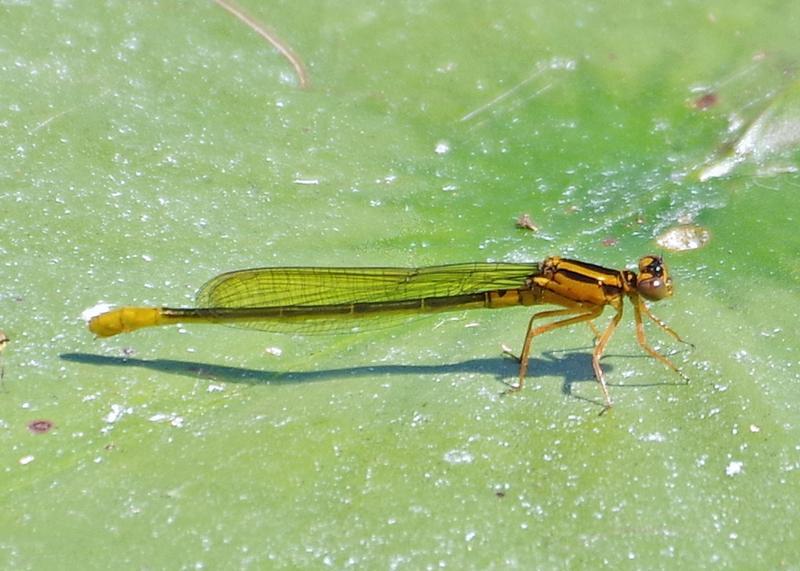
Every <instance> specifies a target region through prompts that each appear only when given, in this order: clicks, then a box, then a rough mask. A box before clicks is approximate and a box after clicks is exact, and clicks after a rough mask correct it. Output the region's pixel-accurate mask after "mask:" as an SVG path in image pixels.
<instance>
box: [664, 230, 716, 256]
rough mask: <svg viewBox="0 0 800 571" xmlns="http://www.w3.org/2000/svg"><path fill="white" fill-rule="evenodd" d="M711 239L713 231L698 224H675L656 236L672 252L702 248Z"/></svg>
mask: <svg viewBox="0 0 800 571" xmlns="http://www.w3.org/2000/svg"><path fill="white" fill-rule="evenodd" d="M710 240H711V233H710V232H709V231H708V230H706V229H705V228H703V227H702V226H698V225H697V224H681V225H679V226H674V227H672V228H670V229H669V230H667V231H666V232H664V233H663V234H661V235H660V236H659V237H658V238H656V243H657V244H658V245H659V246H661V247H662V248H664V249H665V250H669V251H671V252H684V251H686V250H697V249H698V248H702V247H703V246H705V245H706V244H708V242H709V241H710Z"/></svg>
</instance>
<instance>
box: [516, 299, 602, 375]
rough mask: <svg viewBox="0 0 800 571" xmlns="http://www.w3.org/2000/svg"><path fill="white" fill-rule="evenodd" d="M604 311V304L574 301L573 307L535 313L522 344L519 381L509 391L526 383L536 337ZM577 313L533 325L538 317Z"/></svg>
mask: <svg viewBox="0 0 800 571" xmlns="http://www.w3.org/2000/svg"><path fill="white" fill-rule="evenodd" d="M602 312H603V306H602V305H598V306H586V305H581V304H577V303H574V302H573V305H572V307H567V308H564V309H554V310H551V311H541V312H539V313H536V314H534V315H533V317H531V320H530V322H528V331H527V333H526V334H525V341H524V343H523V345H522V354H521V355H520V357H519V383H518V384H517V385H516V386H512V387H511V388H510V389H509V391H517V390H519V389H521V388H522V387H523V386H524V385H525V375H526V374H527V372H528V356H529V355H530V352H531V344H532V343H533V338H534V337H536V336H537V335H541V334H543V333H547V332H548V331H553V330H554V329H558V328H560V327H566V326H567V325H572V324H573V323H580V322H581V321H590V320H592V319H595V318H597V317H598V316H599V315H600V314H601V313H602ZM576 313H577V314H578V315H575V316H574V317H569V318H567V319H562V320H561V321H554V322H553V323H548V324H547V325H542V326H540V327H536V328H535V329H534V327H533V322H534V321H535V320H537V319H541V318H544V317H558V316H561V315H573V314H576Z"/></svg>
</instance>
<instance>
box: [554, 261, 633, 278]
mask: <svg viewBox="0 0 800 571" xmlns="http://www.w3.org/2000/svg"><path fill="white" fill-rule="evenodd" d="M561 261H562V262H567V263H569V264H572V265H575V266H578V267H580V268H588V269H590V270H591V271H593V272H597V273H598V274H605V275H607V276H612V275H613V276H616V275H618V274H619V272H618V271H617V270H612V269H610V268H604V267H603V266H598V265H597V264H592V263H589V262H581V261H579V260H567V259H563V260H561Z"/></svg>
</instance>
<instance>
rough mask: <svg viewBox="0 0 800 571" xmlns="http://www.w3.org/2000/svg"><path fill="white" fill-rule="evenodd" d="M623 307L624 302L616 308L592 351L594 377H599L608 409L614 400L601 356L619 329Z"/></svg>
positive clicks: (598, 380)
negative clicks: (609, 392)
mask: <svg viewBox="0 0 800 571" xmlns="http://www.w3.org/2000/svg"><path fill="white" fill-rule="evenodd" d="M622 307H623V306H622V304H620V305H619V306H618V307H617V308H616V309H617V313H616V314H615V315H614V318H613V319H612V320H611V323H609V324H608V327H606V330H605V331H603V334H602V335H601V336H600V338H599V339H598V340H597V344H596V345H595V347H594V352H593V353H592V368H593V369H594V377H595V378H596V379H597V382H598V383H600V390H601V391H602V392H603V400H604V401H605V407H606V410H607V409H609V408H611V405H612V402H611V397H610V396H609V394H608V387H607V386H606V377H605V374H603V369H602V368H601V367H600V358H601V357H602V356H603V353H604V352H605V350H606V345H608V342H609V341H610V340H611V336H612V335H614V331H615V330H616V329H617V325H619V322H620V319H622Z"/></svg>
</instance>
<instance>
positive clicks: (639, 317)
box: [633, 298, 689, 383]
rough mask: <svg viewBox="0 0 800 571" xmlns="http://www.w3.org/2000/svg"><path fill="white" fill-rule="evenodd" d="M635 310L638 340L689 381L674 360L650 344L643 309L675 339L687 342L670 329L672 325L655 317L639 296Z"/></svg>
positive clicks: (643, 346) (646, 349)
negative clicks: (646, 336) (645, 330)
mask: <svg viewBox="0 0 800 571" xmlns="http://www.w3.org/2000/svg"><path fill="white" fill-rule="evenodd" d="M633 311H634V315H635V317H636V340H637V341H638V342H639V345H640V346H641V347H642V349H644V350H645V351H647V353H649V354H650V355H651V356H652V357H655V358H656V359H658V360H659V361H661V362H662V363H664V365H666V366H667V367H669V368H670V369H672V370H673V371H675V372H676V373H678V374H679V375H680V376H681V378H682V379H683V380H684V381H686V382H687V383H688V382H689V377H687V376H686V375H684V374H683V373H682V372H681V370H680V369H678V367H676V366H675V364H674V363H673V362H672V361H670V360H669V359H667V358H666V357H665V356H664V355H662V354H661V353H659V352H658V351H656V350H655V349H653V348H652V347H651V346H650V344H649V343H647V339H646V338H645V335H644V323H643V322H642V311H644V312H645V313H646V314H647V316H648V317H649V318H650V319H652V320H653V321H655V322H656V323H657V324H658V325H659V326H660V327H661V328H662V329H663V330H664V331H666V332H667V333H669V334H670V335H672V336H673V337H674V338H675V339H677V340H678V341H680V342H681V343H686V341H684V340H683V339H681V338H680V336H679V335H678V334H677V333H675V332H674V331H673V330H672V329H670V327H668V326H667V324H666V323H664V322H663V321H661V320H660V319H658V318H657V317H655V316H654V315H653V314H652V313H650V310H649V309H647V306H646V305H645V304H644V302H643V301H642V300H641V299H638V298H637V299H635V300H634V304H633Z"/></svg>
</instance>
